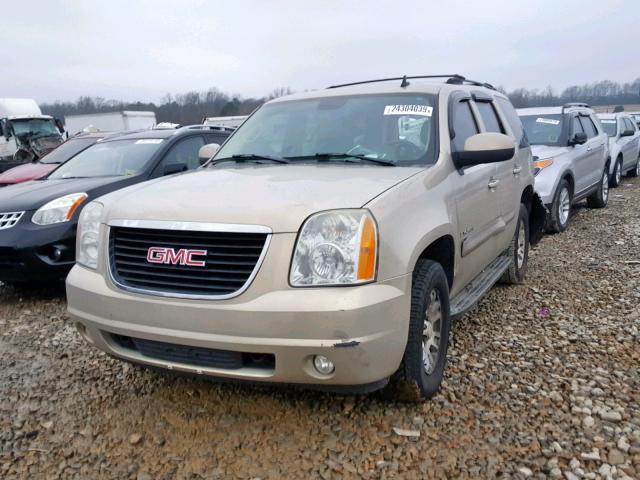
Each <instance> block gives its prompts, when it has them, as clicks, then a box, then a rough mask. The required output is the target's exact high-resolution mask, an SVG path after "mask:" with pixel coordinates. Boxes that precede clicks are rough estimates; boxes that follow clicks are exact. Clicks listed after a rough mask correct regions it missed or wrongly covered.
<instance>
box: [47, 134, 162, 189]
mask: <svg viewBox="0 0 640 480" xmlns="http://www.w3.org/2000/svg"><path fill="white" fill-rule="evenodd" d="M162 141H163V140H162V139H161V138H152V139H141V140H115V141H111V142H105V143H96V144H95V145H93V146H91V147H89V148H87V149H86V150H85V151H83V152H80V153H79V154H78V155H76V156H75V157H73V158H72V159H71V160H69V161H68V162H67V163H64V164H62V165H60V166H59V167H58V168H57V169H55V170H54V171H53V172H51V174H50V175H49V177H48V178H50V179H56V178H71V177H76V178H77V177H111V176H129V175H136V174H138V173H140V172H141V171H142V170H143V169H144V167H145V166H146V165H147V163H148V162H149V160H150V159H151V157H152V156H153V154H154V153H155V152H156V151H157V150H158V149H159V148H160V145H161V144H162Z"/></svg>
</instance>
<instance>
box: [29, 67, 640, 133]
mask: <svg viewBox="0 0 640 480" xmlns="http://www.w3.org/2000/svg"><path fill="white" fill-rule="evenodd" d="M498 90H500V91H501V92H503V93H506V94H507V95H508V96H509V98H510V99H511V101H512V102H513V105H514V106H515V107H516V108H523V107H542V106H553V105H562V104H564V103H568V102H586V103H588V104H590V105H594V106H596V105H630V104H640V78H637V79H635V80H634V81H632V82H627V83H619V82H612V81H611V80H602V81H599V82H594V83H589V84H585V85H575V86H571V87H568V88H565V89H564V90H562V91H561V92H556V91H555V90H554V89H553V88H552V87H547V88H545V89H542V90H539V89H526V88H518V89H515V90H513V91H511V92H505V90H504V89H503V88H500V87H499V88H498ZM290 93H292V91H291V89H290V88H277V89H275V90H273V91H272V92H270V93H269V94H268V95H266V96H264V97H261V98H242V97H241V96H239V95H229V94H227V93H224V92H221V91H219V90H218V89H217V88H210V89H209V90H207V91H204V92H194V91H192V92H187V93H182V94H177V95H172V94H167V95H165V96H164V97H163V98H162V99H161V100H160V102H159V103H157V104H156V103H153V102H149V103H145V102H123V101H118V100H106V99H104V98H102V97H90V96H83V97H80V98H78V100H76V101H75V102H60V101H57V102H54V103H45V104H42V105H41V109H42V111H43V113H45V114H47V115H53V116H55V117H60V118H62V117H64V116H65V115H78V114H87V113H102V112H117V111H121V110H146V111H153V112H155V114H156V118H157V120H158V122H173V123H179V124H181V125H189V124H196V123H201V122H202V119H203V118H204V117H222V116H231V115H247V114H249V113H251V112H252V111H253V110H255V109H256V108H257V107H259V106H260V105H262V104H263V103H264V102H265V101H267V100H270V99H273V98H277V97H280V96H283V95H288V94H290Z"/></svg>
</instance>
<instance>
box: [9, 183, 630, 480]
mask: <svg viewBox="0 0 640 480" xmlns="http://www.w3.org/2000/svg"><path fill="white" fill-rule="evenodd" d="M639 206H640V181H638V180H629V179H625V180H624V182H623V186H621V187H620V188H618V189H616V190H613V191H612V197H611V203H610V205H609V208H607V209H605V210H588V209H587V208H578V209H576V211H575V212H574V216H573V219H572V222H571V225H570V227H569V230H568V231H567V232H566V233H564V234H561V235H554V236H547V237H545V239H544V240H543V242H542V244H541V245H540V247H539V248H538V249H537V250H535V251H534V252H533V253H532V258H531V263H530V275H529V279H528V281H527V283H526V284H525V285H522V286H517V287H500V286H499V287H497V288H495V289H493V290H492V292H491V293H490V294H489V295H488V296H487V298H485V299H484V300H483V301H482V302H481V304H480V305H479V307H478V308H477V309H476V310H475V311H474V312H472V313H470V314H468V315H467V316H466V317H465V318H463V319H462V320H461V321H460V322H458V323H457V324H456V326H455V328H454V337H453V348H452V349H451V354H450V362H449V366H448V369H447V374H446V380H445V383H444V387H443V390H442V392H441V393H440V394H439V395H437V396H436V397H435V399H434V400H433V401H431V402H428V403H425V404H422V405H403V404H394V403H387V402H385V401H384V400H382V399H381V398H380V397H379V396H377V395H369V396H365V397H340V396H332V395H325V394H319V393H313V392H290V391H273V390H263V389H255V388H248V387H237V386H231V385H217V384H215V383H211V382H207V381H203V380H192V379H185V378H176V377H172V376H166V375H162V374H158V373H152V372H147V371H144V370H139V369H137V368H134V367H131V366H129V365H126V364H124V363H121V362H119V361H116V360H114V359H111V358H109V357H107V356H105V355H104V354H102V353H99V352H97V351H95V350H94V349H92V348H90V347H89V346H87V345H85V344H84V343H82V342H81V341H80V339H79V337H78V335H77V334H76V333H75V332H74V329H73V328H72V326H71V325H70V324H69V321H68V318H67V316H66V313H65V302H64V292H63V290H62V289H61V288H59V287H56V288H54V287H51V288H49V289H45V290H38V291H32V292H24V291H23V292H18V291H14V290H12V289H9V288H8V287H2V286H0V367H1V368H0V478H3V479H12V478H65V479H66V478H131V479H138V480H143V479H172V478H196V479H199V478H263V479H266V478H284V477H286V478H310V477H311V478H316V477H320V478H324V479H328V478H392V477H397V478H425V477H429V478H467V477H471V478H522V479H524V478H563V479H568V480H570V479H575V478H578V479H579V478H587V479H596V478H603V479H605V478H606V479H608V478H614V479H615V478H640V406H639V405H640V375H639V371H638V368H639V367H638V366H639V365H640V346H639V345H640V309H639V308H638V302H639V300H640V213H639V212H640V210H639V208H638V207H639Z"/></svg>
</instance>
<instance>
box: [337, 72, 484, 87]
mask: <svg viewBox="0 0 640 480" xmlns="http://www.w3.org/2000/svg"><path fill="white" fill-rule="evenodd" d="M422 78H446V79H447V81H446V83H448V84H449V85H462V84H465V83H466V84H469V85H476V86H478V87H485V88H490V89H491V90H495V89H496V88H495V87H494V86H493V85H491V84H490V83H486V82H478V81H475V80H469V79H467V78H465V77H463V76H462V75H460V74H458V73H453V74H448V75H414V76H407V75H404V76H402V77H390V78H378V79H375V80H363V81H360V82H351V83H342V84H340V85H331V86H330V87H327V88H341V87H351V86H353V85H364V84H367V83H378V82H391V81H394V80H395V81H398V80H400V81H401V83H400V86H401V87H402V88H405V87H407V86H408V85H409V82H408V80H414V79H422Z"/></svg>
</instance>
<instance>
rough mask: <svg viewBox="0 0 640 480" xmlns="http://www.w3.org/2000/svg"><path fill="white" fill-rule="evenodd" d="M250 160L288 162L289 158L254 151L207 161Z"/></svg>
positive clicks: (212, 163)
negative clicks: (259, 153)
mask: <svg viewBox="0 0 640 480" xmlns="http://www.w3.org/2000/svg"><path fill="white" fill-rule="evenodd" d="M252 160H267V161H269V162H275V163H289V160H287V159H285V158H280V157H273V156H270V155H258V154H256V153H242V154H236V155H231V156H230V157H224V158H216V159H214V160H212V161H211V163H209V165H217V164H218V163H222V162H250V161H252Z"/></svg>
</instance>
